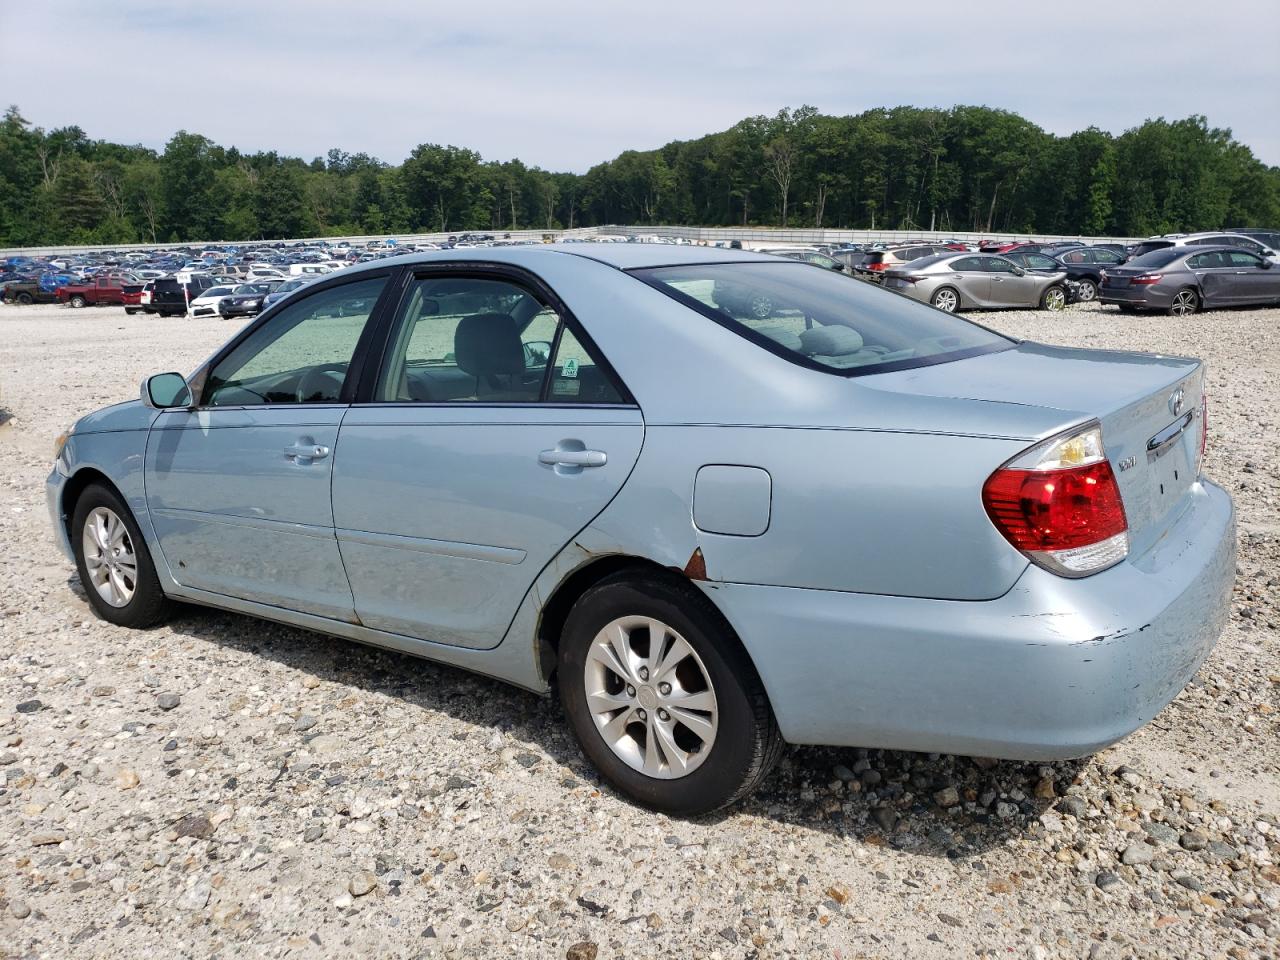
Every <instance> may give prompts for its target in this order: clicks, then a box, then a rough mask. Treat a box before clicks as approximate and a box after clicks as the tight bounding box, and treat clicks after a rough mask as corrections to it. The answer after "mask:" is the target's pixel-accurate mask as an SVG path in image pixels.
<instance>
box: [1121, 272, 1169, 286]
mask: <svg viewBox="0 0 1280 960" xmlns="http://www.w3.org/2000/svg"><path fill="white" fill-rule="evenodd" d="M1163 279H1164V277H1162V276H1161V275H1160V274H1158V273H1145V274H1143V275H1142V276H1140V277H1133V278H1132V279H1131V280H1130V281H1129V283H1131V284H1132V285H1133V286H1135V287H1146V286H1150V285H1151V284H1153V283H1159V282H1160V281H1161V280H1163Z"/></svg>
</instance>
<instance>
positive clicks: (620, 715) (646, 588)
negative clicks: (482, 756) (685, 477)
mask: <svg viewBox="0 0 1280 960" xmlns="http://www.w3.org/2000/svg"><path fill="white" fill-rule="evenodd" d="M655 643H657V644H659V647H658V648H657V649H655V647H654V644H655ZM682 644H683V646H682ZM558 663H559V666H558V671H557V682H558V685H559V688H560V702H561V703H562V704H563V706H564V711H565V713H566V715H567V716H568V719H569V723H570V725H571V727H572V728H573V732H574V734H575V735H576V736H577V738H578V742H579V744H581V746H582V749H583V752H585V753H586V755H587V757H588V758H589V759H590V760H591V762H592V763H594V764H595V766H596V769H598V770H599V771H600V773H601V775H602V776H603V777H604V779H605V780H606V781H608V782H609V784H611V785H612V786H613V787H614V788H615V789H616V790H617V791H618V792H620V793H622V794H624V795H626V796H627V797H629V798H630V799H632V800H634V801H636V802H637V803H641V804H643V805H645V806H647V807H652V808H653V809H655V810H661V811H664V812H666V813H670V814H674V815H677V816H692V815H696V814H700V813H707V812H709V811H711V810H716V809H719V808H720V807H724V806H728V805H729V804H731V803H734V802H735V801H737V800H739V799H741V798H742V797H744V796H746V795H747V794H748V793H750V792H752V791H753V790H754V789H755V788H756V787H757V786H759V784H760V782H761V781H762V780H764V778H765V777H766V776H767V775H768V773H769V771H770V770H771V769H772V768H773V765H774V764H775V763H776V762H777V760H778V758H779V756H781V753H782V735H781V733H780V732H779V731H778V725H777V723H776V721H775V720H774V717H773V711H772V710H771V709H770V707H769V699H768V696H767V695H766V694H765V690H764V685H763V684H762V683H761V682H760V677H759V676H758V675H757V673H756V671H755V667H754V666H753V665H752V663H751V661H750V659H749V658H748V657H747V655H746V652H745V651H744V650H743V649H742V647H741V645H740V644H739V643H738V641H737V638H736V637H734V636H733V633H732V630H731V629H730V628H729V625H728V624H727V623H725V621H724V618H723V617H722V616H721V615H720V612H719V611H718V610H716V608H715V607H714V606H713V605H712V604H711V602H710V601H709V600H708V599H707V598H706V597H704V596H702V595H701V594H700V593H698V592H697V588H695V587H691V586H688V585H684V584H680V583H676V582H674V581H673V580H668V579H665V578H663V577H660V576H654V575H652V574H634V573H632V574H627V573H622V574H618V575H616V576H613V577H609V578H607V579H606V580H603V581H601V582H600V583H598V584H597V585H595V586H594V587H592V588H591V589H589V590H588V591H587V592H586V593H584V594H583V595H582V596H581V597H580V598H579V599H578V601H577V603H575V604H574V606H573V609H572V610H571V611H570V612H569V616H568V618H567V620H566V621H565V626H564V632H563V635H562V637H561V640H560V648H559V653H558ZM650 670H652V675H651V674H650V672H649V671H650ZM588 688H590V689H591V690H592V693H591V694H590V695H589V694H588ZM708 694H710V696H708ZM690 697H696V698H697V699H688V700H687V702H688V703H689V704H690V707H688V708H684V707H681V706H679V704H680V703H681V701H682V700H684V699H686V698H690ZM695 704H696V706H695ZM668 707H669V708H670V709H669V711H668V709H667V708H668ZM685 719H687V720H688V724H689V725H688V726H686V725H685V723H684V722H683V721H684V720H685ZM618 721H621V723H622V724H624V725H623V726H619V725H618ZM686 770H687V772H685V771H686ZM646 771H648V772H646Z"/></svg>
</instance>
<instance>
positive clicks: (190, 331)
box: [0, 307, 1280, 960]
mask: <svg viewBox="0 0 1280 960" xmlns="http://www.w3.org/2000/svg"><path fill="white" fill-rule="evenodd" d="M982 319H983V321H984V322H986V323H988V324H990V325H993V326H995V327H997V328H999V329H1001V330H1004V331H1007V332H1010V333H1013V334H1016V335H1019V336H1025V337H1029V338H1033V339H1038V340H1046V341H1050V342H1057V343H1065V344H1073V345H1080V346H1086V347H1119V348H1124V349H1139V350H1153V351H1162V352H1167V353H1177V354H1193V355H1198V356H1201V357H1205V358H1206V359H1207V360H1208V361H1209V362H1210V371H1209V378H1210V384H1211V388H1210V389H1211V398H1210V429H1211V439H1210V455H1209V460H1208V465H1207V470H1208V472H1209V473H1210V475H1212V476H1213V477H1215V478H1216V479H1217V480H1218V481H1219V482H1221V483H1223V484H1225V485H1226V486H1227V487H1228V488H1229V489H1230V490H1231V492H1232V494H1233V495H1234V496H1235V498H1236V504H1237V507H1238V509H1239V516H1240V560H1239V576H1238V580H1237V586H1236V595H1235V600H1234V603H1233V609H1232V615H1231V620H1230V624H1229V626H1228V628H1227V630H1226V633H1225V634H1224V635H1223V637H1222V640H1221V642H1220V643H1219V644H1218V647H1217V649H1216V651H1215V652H1214V654H1213V655H1212V656H1211V657H1210V659H1209V661H1208V662H1207V664H1206V665H1205V667H1204V668H1203V669H1202V670H1201V672H1200V674H1199V676H1198V677H1197V678H1196V679H1195V681H1194V682H1193V683H1192V685H1191V687H1190V688H1188V690H1187V691H1186V692H1185V693H1184V694H1183V695H1182V696H1181V697H1179V698H1178V700H1177V701H1175V702H1174V703H1173V704H1172V705H1171V706H1170V707H1169V708H1168V709H1166V710H1165V711H1164V712H1163V713H1162V714H1161V715H1160V716H1159V717H1158V718H1157V719H1156V721H1155V722H1154V723H1152V724H1151V725H1150V726H1148V727H1147V728H1146V729H1144V730H1142V731H1140V732H1139V733H1137V734H1135V735H1134V736H1132V737H1131V738H1129V739H1128V740H1127V741H1125V742H1123V743H1121V744H1119V745H1118V746H1116V747H1114V748H1112V749H1110V750H1107V751H1105V752H1104V753H1102V754H1100V755H1098V756H1096V757H1092V758H1090V759H1088V760H1084V761H1079V762H1073V763H1062V764H1047V765H1037V764H1016V763H1004V762H1002V763H995V762H987V761H982V760H975V759H970V758H965V757H953V756H926V755H921V754H907V753H894V752H884V751H865V750H834V749H817V748H803V749H790V750H788V752H787V754H786V755H785V760H784V762H783V764H782V766H781V768H780V769H779V770H778V772H777V773H776V774H775V775H774V776H773V777H772V778H771V779H770V780H769V781H768V783H767V784H766V786H765V788H764V789H763V790H762V791H761V792H760V793H759V794H758V795H757V796H755V797H754V798H752V799H751V800H750V801H748V802H747V803H745V804H743V805H741V806H740V807H738V808H736V809H734V810H732V811H730V812H729V813H727V814H725V815H721V816H717V817H714V818H710V819H703V820H699V821H692V822H691V821H682V820H673V819H668V818H665V817H663V816H660V815H656V814H651V813H648V812H645V811H642V810H639V809H637V808H634V807H631V806H629V805H628V804H626V803H624V802H622V801H621V800H619V799H618V798H617V797H615V796H613V795H612V794H611V793H610V792H609V791H608V790H602V789H600V788H599V786H598V784H597V782H596V780H595V777H594V774H593V772H592V770H591V769H590V768H589V767H588V766H587V764H586V763H585V762H584V760H583V759H582V757H581V756H580V755H579V753H578V750H577V748H576V747H575V745H574V744H573V741H572V740H571V739H570V736H569V735H568V733H567V730H566V727H565V725H564V723H563V722H562V719H561V717H560V715H559V710H558V707H557V706H556V705H555V704H554V703H553V702H552V701H549V700H544V699H541V698H538V697H535V696H532V695H529V694H526V693H522V692H520V691H517V690H514V689H511V688H508V687H505V686H503V685H501V684H499V683H496V682H491V681H488V680H485V679H482V678H477V677H472V676H469V675H466V674H463V673H460V672H458V671H455V670H452V669H449V668H444V667H439V666H435V665H432V664H429V663H425V662H421V661H417V660H413V659H410V658H407V657H402V656H398V655H395V654H390V653H383V652H379V651H376V650H371V649H366V648H363V647H360V646H357V645H354V644H349V643H345V642H342V641H337V640H332V639H328V638H325V637H321V636H317V635H314V634H310V633H306V632H304V631H300V630H294V629H289V628H285V627H280V626H275V625H272V624H268V623H264V622H260V621H257V620H252V619H248V618H245V617H240V616H236V615H232V614H224V613H218V612H214V611H208V610H201V609H195V608H189V609H186V610H184V611H183V613H182V614H181V615H180V616H179V617H178V618H177V619H176V620H174V621H173V622H172V623H171V624H170V625H169V626H166V627H162V628H159V629H156V630H153V631H149V632H130V631H126V630H122V629H118V628H115V627H112V626H110V625H108V624H104V623H102V622H100V621H98V620H96V619H95V618H94V617H93V615H92V614H91V612H90V611H89V608H88V606H87V604H86V603H85V600H84V595H83V592H82V591H81V589H80V586H79V584H78V582H77V581H76V578H75V574H74V571H73V570H72V568H71V567H70V566H69V564H67V563H66V562H65V561H64V560H63V559H62V557H61V556H60V555H59V554H58V552H57V551H56V549H55V547H54V545H53V540H52V536H51V532H50V530H49V521H48V517H47V515H46V513H45V507H44V491H43V484H44V478H45V476H46V474H47V472H48V469H49V465H50V459H51V457H50V455H51V450H52V445H53V440H54V437H55V436H56V435H57V433H58V432H59V431H60V430H62V429H64V428H65V427H66V426H67V425H68V424H70V423H71V422H72V421H73V420H74V419H75V418H76V417H77V416H79V415H80V414H82V413H84V412H86V411H89V410H91V409H93V408H96V407H98V406H101V405H103V404H106V403H109V402H113V401H117V400H122V399H127V398H130V397H133V396H136V391H137V385H138V382H139V380H140V379H141V377H142V376H143V375H144V374H148V373H153V372H157V371H161V370H169V369H178V370H183V371H189V370H191V369H192V368H194V367H195V366H196V365H197V363H198V362H199V361H200V360H202V359H203V358H204V357H205V356H207V355H208V354H209V353H210V352H212V351H213V349H214V348H215V347H216V346H217V345H218V344H219V343H220V342H222V341H223V340H224V339H226V337H228V336H229V335H230V334H231V332H232V329H233V325H232V324H229V323H226V322H220V321H216V320H213V321H201V322H191V321H184V320H157V319H151V318H146V317H141V316H139V317H126V316H125V314H124V313H123V311H122V310H120V309H118V308H99V309H88V310H78V311H71V310H67V309H61V308H58V307H27V308H20V307H0V337H2V339H0V403H2V405H3V406H4V407H7V409H8V411H9V412H10V413H11V414H12V419H11V420H9V422H8V423H7V424H6V425H5V426H3V427H0V537H2V542H3V544H4V563H3V566H2V567H0V637H2V638H3V643H2V644H0V777H3V779H4V785H3V789H2V790H0V956H13V957H27V956H31V957H37V956H39V957H58V958H61V957H69V956H78V957H79V956H86V957H87V956H94V957H97V956H126V957H140V956H147V955H151V956H156V957H171V956H181V957H186V956H199V957H205V956H210V955H213V954H217V955H219V956H223V957H240V956H246V957H249V956H252V957H258V956H265V957H286V956H287V957H304V958H305V957H313V956H344V955H345V956H350V955H353V954H356V953H357V952H358V953H359V954H360V955H364V956H371V957H415V956H436V955H443V956H449V957H455V956H456V957H505V956H520V957H525V956H528V957H553V958H554V957H566V956H567V957H569V958H573V960H590V958H597V957H599V958H602V960H603V958H614V957H628V958H631V957H708V958H725V960H728V958H736V957H782V956H799V957H830V958H842V960H848V958H853V957H863V956H867V957H905V956H911V957H925V958H933V957H937V958H955V957H963V956H978V957H995V956H997V955H999V956H1015V957H1056V956H1064V957H1089V958H1099V957H1106V958H1121V957H1177V958H1183V957H1200V956H1204V957H1220V956H1229V957H1233V958H1243V957H1253V956H1276V955H1280V954H1278V953H1277V951H1278V950H1280V947H1278V946H1277V945H1278V944H1280V909H1277V908H1278V907H1280V826H1278V824H1280V740H1278V739H1277V735H1278V734H1280V714H1278V713H1277V706H1278V704H1277V695H1278V694H1280V635H1278V634H1277V623H1278V622H1280V600H1278V596H1280V590H1278V589H1277V583H1278V579H1280V509H1278V507H1277V504H1278V503H1280V413H1278V412H1277V402H1278V401H1280V310H1257V311H1230V312H1218V313H1211V314H1206V315H1202V316H1194V317H1189V318H1185V319H1174V318H1167V317H1150V318H1136V317H1122V316H1120V315H1119V314H1117V313H1115V312H1113V311H1111V310H1103V309H1101V308H1098V307H1077V308H1073V309H1071V310H1070V311H1068V312H1066V313H1064V314H1057V315H1050V314H1040V313H1004V314H990V315H986V316H985V317H983V318H982Z"/></svg>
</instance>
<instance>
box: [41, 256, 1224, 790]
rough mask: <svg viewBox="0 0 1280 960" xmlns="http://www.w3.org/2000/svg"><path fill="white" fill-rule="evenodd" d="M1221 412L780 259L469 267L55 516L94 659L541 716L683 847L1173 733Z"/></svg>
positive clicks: (206, 393)
mask: <svg viewBox="0 0 1280 960" xmlns="http://www.w3.org/2000/svg"><path fill="white" fill-rule="evenodd" d="M766 302H767V303H768V304H769V309H768V310H767V311H762V310H759V309H758V308H759V306H760V304H761V303H766ZM761 314H764V315H761ZM1203 397H1204V367H1203V365H1202V364H1201V363H1200V362H1199V361H1197V360H1192V359H1179V358H1174V357H1168V356H1158V357H1155V356H1146V355H1142V354H1130V353H1115V352H1105V351H1097V350H1078V349H1067V348H1062V347H1052V346H1045V345H1042V344H1035V343H1028V342H1020V341H1015V340H1011V339H1009V338H1007V337H1003V336H1000V335H999V334H997V333H994V332H992V331H990V330H986V329H984V328H982V327H980V326H978V325H976V324H972V323H968V322H966V321H965V320H963V319H961V318H960V317H956V316H951V315H949V314H945V313H942V312H940V311H938V310H931V309H929V308H928V307H926V306H923V305H921V304H919V303H915V302H913V301H912V300H909V299H907V298H906V297H900V296H895V295H893V294H891V293H888V292H887V291H884V290H880V289H877V288H876V287H874V286H872V285H870V284H865V283H855V282H853V281H851V280H850V279H849V278H847V277H843V276H839V275H837V274H835V273H834V272H832V271H827V270H815V269H813V268H812V267H810V266H809V265H807V264H804V263H797V262H795V261H791V260H784V259H780V258H774V257H765V256H760V255H758V254H751V253H745V252H743V251H735V250H711V249H707V248H699V247H691V246H664V245H658V244H639V243H632V244H571V245H563V246H559V245H541V244H539V245H536V246H529V247H501V248H496V247H495V248H488V249H470V250H449V251H439V252H436V253H431V254H425V255H421V254H419V255H413V256H403V257H397V258H394V259H389V260H382V261H379V262H376V263H371V264H369V265H368V266H365V267H352V268H350V269H348V270H344V271H343V272H342V273H341V274H338V275H335V276H328V277H324V278H322V279H320V280H317V281H315V282H314V283H312V284H308V285H307V286H306V287H304V288H302V289H300V290H296V291H294V292H293V294H291V295H290V296H288V297H286V298H285V299H283V300H280V301H278V302H277V303H276V304H275V305H274V306H272V307H270V308H268V309H267V310H265V311H264V312H263V313H262V314H261V315H260V316H259V317H257V318H256V319H254V320H252V321H251V322H249V323H247V324H246V325H245V327H244V329H243V330H241V331H240V332H239V333H237V334H236V335H235V336H234V337H232V338H231V340H230V341H229V342H228V343H227V344H226V346H225V347H223V348H221V349H220V350H218V352H217V353H216V354H214V356H213V357H211V358H210V359H209V360H208V361H206V362H205V363H204V364H203V365H201V367H200V368H199V369H197V370H196V371H195V372H194V373H193V374H191V375H190V376H187V377H183V376H182V375H180V374H177V373H168V374H157V375H155V376H153V377H150V378H149V379H148V380H147V381H145V382H144V383H143V385H142V389H141V396H140V397H139V398H138V399H135V400H133V401H132V402H126V403H119V404H115V405H114V406H110V407H106V408H104V409H101V410H98V411H96V412H94V413H90V414H88V415H87V416H85V417H82V418H81V419H80V420H79V421H78V422H77V423H76V424H75V425H74V427H73V428H72V429H71V430H70V431H69V433H68V434H67V435H65V436H64V437H62V438H61V443H60V445H59V448H58V452H57V455H56V458H55V464H54V466H53V470H52V472H51V473H50V476H49V479H48V487H47V494H48V503H49V509H50V512H51V514H52V519H53V529H54V530H55V531H56V532H57V537H58V539H59V542H60V544H61V546H62V549H63V551H64V552H65V554H66V555H67V557H68V558H69V559H70V560H71V561H72V562H74V564H75V566H76V570H77V572H78V575H79V579H80V582H81V583H82V584H83V585H84V588H85V592H86V593H87V595H88V601H89V604H90V605H91V606H92V608H93V610H94V612H95V613H97V614H98V616H100V617H102V618H103V619H105V620H107V621H109V622H111V623H114V624H117V625H119V626H126V627H143V626H147V625H150V624H154V623H157V622H160V621H161V620H163V619H164V618H165V617H166V616H168V615H169V613H170V612H171V609H172V601H182V602H185V603H195V604H204V605H207V606H211V607H217V608H221V609H224V610H233V611H238V612H240V613H245V614H251V615H254V616H259V617H263V618H266V619H269V620H274V621H278V622H282V623H286V624H292V625H294V626H297V627H302V628H305V629H307V630H311V631H318V632H322V633H327V634H332V635H336V636H340V637H346V638H349V639H351V640H357V641H360V642H363V643H370V644H376V645H379V646H383V647H388V648H391V649H394V650H399V651H402V652H404V653H409V654H414V655H416V656H421V657H426V658H429V659H432V660H438V661H442V662H445V663H451V664H455V665H457V666H460V667H464V668H467V669H469V670H475V671H478V672H480V673H484V674H486V675H488V676H492V677H498V678H501V679H503V680H507V681H510V682H512V683H515V684H518V685H520V686H522V687H525V688H527V689H530V690H533V691H537V692H540V693H550V692H552V691H556V692H557V693H558V694H559V697H560V700H561V702H562V704H563V706H564V711H565V718H566V721H567V723H568V725H569V726H570V728H571V729H572V731H573V733H574V734H575V735H576V736H577V738H578V741H579V742H580V743H581V745H582V748H583V750H584V752H585V753H586V754H587V755H588V756H589V757H590V758H591V760H592V761H593V762H594V763H595V764H596V766H597V768H598V769H599V770H600V771H601V773H602V774H603V776H604V778H605V779H606V780H607V782H609V783H610V784H612V785H613V786H614V788H615V789H617V790H619V791H621V792H622V793H624V794H625V795H627V796H629V797H632V798H634V799H636V800H637V801H639V802H641V803H645V804H648V805H651V806H653V807H657V808H660V809H663V810H667V811H670V812H673V813H680V814H689V813H695V812H699V811H705V810H709V809H712V808H715V807H718V806H722V805H724V804H727V803H731V802H733V801H734V800H735V799H737V798H739V797H741V796H744V795H745V794H746V793H748V792H750V791H751V790H752V789H753V788H754V787H755V786H756V785H757V784H759V783H760V782H761V780H762V779H763V778H764V777H765V776H766V775H767V774H768V772H769V769H770V767H771V765H772V764H773V763H774V762H775V761H776V760H777V759H778V757H779V755H780V753H781V750H782V745H783V743H799V744H831V745H837V746H840V745H847V746H863V747H884V748H893V749H901V750H919V751H948V752H952V753H963V754H970V755H977V756H986V757H1010V758H1016V759H1023V760H1036V761H1043V760H1051V759H1055V758H1064V757H1078V756H1082V755H1085V754H1088V753H1091V752H1092V751H1094V750H1097V749H1099V748H1100V747H1102V746H1105V745H1107V744H1110V743H1113V742H1114V741H1116V740H1118V739H1120V738H1121V737H1123V736H1125V735H1126V734H1128V733H1129V732H1131V731H1132V730H1134V729H1136V728H1137V727H1139V726H1141V725H1142V724H1144V723H1146V722H1147V721H1149V720H1151V718H1152V717H1154V716H1155V715H1156V713H1157V712H1159V711H1160V710H1161V709H1162V708H1163V707H1164V706H1165V704H1167V703H1168V702H1169V701H1170V700H1171V699H1172V698H1173V697H1174V696H1176V695H1177V693H1178V692H1179V691H1180V690H1181V689H1182V687H1183V686H1184V685H1185V684H1186V683H1187V681H1188V680H1189V679H1190V678H1191V676H1192V675H1193V674H1194V673H1195V672H1196V669H1197V668H1198V667H1199V665H1200V662H1201V661H1202V660H1203V659H1204V657H1205V656H1206V655H1207V654H1208V652H1209V650H1210V649H1211V648H1212V646H1213V644H1214V642H1215V640H1216V638H1217V635H1218V632H1219V630H1220V629H1221V627H1222V624H1223V622H1224V621H1225V619H1226V616H1227V612H1228V609H1229V604H1230V598H1231V588H1232V580H1233V575H1234V572H1235V548H1236V538H1235V522H1234V512H1233V509H1232V504H1231V499H1230V497H1229V496H1228V495H1227V493H1226V492H1224V491H1223V490H1222V489H1220V488H1219V487H1217V486H1215V485H1214V484H1213V483H1211V482H1209V481H1208V480H1206V479H1205V478H1204V477H1203V476H1202V475H1201V472H1200V464H1201V459H1202V454H1203V439H1204V424H1205V418H1204V415H1203V402H1204V400H1203ZM178 629H179V631H182V630H187V629H189V626H188V625H185V624H179V627H178ZM276 637H277V638H278V639H276V640H274V641H273V642H286V643H289V642H292V643H307V642H309V641H308V639H307V637H306V636H304V635H302V634H293V635H290V634H276ZM406 669H409V668H408V667H407V666H406ZM447 679H448V678H447V675H440V674H438V675H436V676H435V677H434V678H433V679H431V680H429V681H428V682H433V683H440V682H447ZM1168 722H1170V723H1174V724H1177V723H1179V722H1180V721H1179V718H1178V717H1176V716H1175V717H1171V718H1169V721H1168ZM410 739H411V738H410ZM405 751H406V754H405V755H406V757H412V758H413V762H415V763H430V762H431V758H430V757H423V756H419V755H416V754H414V752H413V747H412V744H411V743H408V742H407V741H406V744H405Z"/></svg>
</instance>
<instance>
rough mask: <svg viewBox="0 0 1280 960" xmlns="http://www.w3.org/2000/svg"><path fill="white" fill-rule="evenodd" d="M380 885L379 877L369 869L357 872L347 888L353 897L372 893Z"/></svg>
mask: <svg viewBox="0 0 1280 960" xmlns="http://www.w3.org/2000/svg"><path fill="white" fill-rule="evenodd" d="M377 886H378V880H377V878H376V877H375V876H374V875H373V874H372V873H369V872H367V871H365V872H361V873H357V874H356V875H355V876H354V877H352V878H351V880H350V882H349V883H348V884H347V890H348V891H350V893H351V895H352V896H353V897H363V896H364V895H365V894H367V893H372V892H373V891H374V889H375V888H376V887H377Z"/></svg>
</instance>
